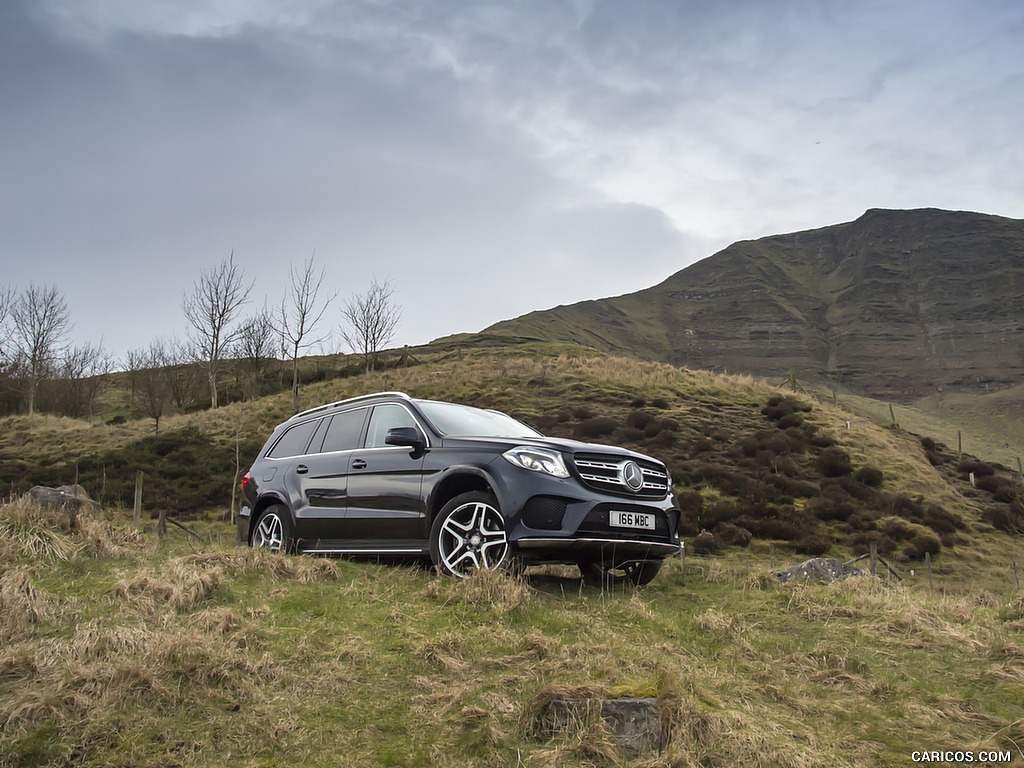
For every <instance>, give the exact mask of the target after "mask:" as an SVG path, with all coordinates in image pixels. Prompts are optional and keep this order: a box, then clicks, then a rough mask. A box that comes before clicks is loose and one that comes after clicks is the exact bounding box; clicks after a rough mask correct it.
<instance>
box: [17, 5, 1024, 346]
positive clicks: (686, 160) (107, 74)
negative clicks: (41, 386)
mask: <svg viewBox="0 0 1024 768" xmlns="http://www.w3.org/2000/svg"><path fill="white" fill-rule="evenodd" d="M1022 136H1024V4H1022V3H1020V2H1019V0H1008V1H1006V2H1002V1H1000V0H902V1H899V2H895V1H891V2H877V1H875V0H862V1H860V2H848V0H719V1H717V2H716V1H714V0H629V1H628V2H627V1H626V0H516V1H513V0H505V1H502V2H485V1H480V2H472V1H470V0H431V1H430V2H422V0H347V1H346V0H175V1H174V2H171V1H170V0H166V1H156V0H0V289H2V288H3V287H4V286H10V287H14V288H15V289H19V288H23V287H25V286H27V285H29V284H37V285H56V286H57V287H58V288H59V289H60V290H61V291H62V292H63V294H64V296H65V298H66V299H67V302H68V306H69V310H70V315H71V320H72V322H73V324H74V330H73V334H72V338H73V340H75V341H76V342H91V343H97V342H100V341H102V343H103V345H104V347H105V348H106V349H107V350H108V351H110V352H112V353H113V354H115V355H118V356H121V355H123V354H124V353H125V352H126V351H127V350H128V349H130V348H135V347H142V346H145V345H146V344H148V343H149V342H150V341H151V340H152V339H153V338H155V337H157V336H170V335H172V334H177V335H178V336H184V335H185V332H186V321H185V318H184V314H183V313H182V310H181V301H182V296H183V295H184V294H185V293H188V292H190V291H191V289H192V286H193V284H194V282H195V281H196V279H197V278H198V277H199V275H200V273H201V272H202V270H204V269H209V268H210V267H212V266H213V265H215V264H217V263H218V262H220V261H221V260H223V259H225V258H227V257H228V256H229V255H230V254H232V253H233V254H234V259H235V261H236V262H237V263H238V264H239V265H240V266H241V267H242V268H243V269H244V270H245V271H246V274H247V275H248V277H249V279H250V280H253V281H254V287H253V291H252V301H251V302H250V303H249V304H248V305H247V306H246V307H244V308H243V314H244V313H251V312H253V311H255V310H257V309H259V308H260V307H261V306H262V305H263V303H264V302H267V303H268V304H269V305H270V306H278V305H280V302H281V301H282V299H283V298H284V289H285V285H286V284H287V280H288V271H289V266H290V265H294V266H296V267H301V265H302V264H303V262H304V261H305V260H306V259H308V258H310V257H311V256H312V255H313V254H315V259H316V263H317V264H318V265H321V266H323V267H324V268H325V271H326V278H325V290H327V291H330V292H337V295H338V298H337V299H335V303H334V305H332V306H333V307H334V309H332V310H329V311H328V313H327V315H326V316H325V317H326V320H325V321H324V322H325V323H327V322H329V323H330V324H331V325H334V326H336V325H337V324H338V323H340V322H341V319H342V318H341V313H340V305H341V304H342V302H343V301H344V300H345V299H346V298H347V297H349V296H351V295H353V294H356V293H361V292H363V291H365V290H366V288H367V287H368V286H369V284H370V282H371V281H372V280H374V279H377V280H378V281H381V280H384V279H387V278H390V279H391V280H392V282H393V285H394V287H395V290H396V293H395V300H396V302H397V303H398V305H400V307H401V310H402V321H401V324H400V325H399V328H398V333H397V335H396V337H395V340H394V341H395V343H396V344H399V345H400V344H420V343H425V342H427V341H430V340H432V339H434V338H437V337H441V336H445V335H448V334H452V333H459V332H472V331H478V330H481V329H483V328H485V327H486V326H488V325H490V324H492V323H495V322H498V321H500V320H503V319H507V318H511V317H516V316H519V315H521V314H524V313H526V312H529V311H532V310H535V309H545V308H548V307H552V306H556V305H559V304H569V303H573V302H576V301H580V300H584V299H590V298H601V297H605V296H614V295H620V294H623V293H628V292H632V291H636V290H640V289H643V288H646V287H649V286H651V285H654V284H656V283H659V282H661V281H662V280H664V279H665V278H666V277H668V276H669V275H671V274H673V273H675V272H677V271H679V270H680V269H683V268H684V267H686V266H688V265H690V264H692V263H693V262H695V261H697V260H699V259H702V258H705V257H707V256H710V255H712V254H713V253H715V252H717V251H718V250H721V249H722V248H724V247H726V246H727V245H729V244H730V243H732V242H735V241H737V240H744V239H751V238H757V237H762V236H766V235H771V234H779V233H784V232H794V231H800V230H805V229H813V228H817V227H823V226H828V225H830V224H836V223H840V222H844V221H850V220H853V219H855V218H857V217H858V216H860V215H861V214H862V213H864V211H865V210H867V209H868V208H921V207H937V208H946V209H952V210H971V211H979V212H984V213H992V214H998V215H1002V216H1008V217H1012V218H1024V149H1022V146H1024V144H1022V139H1021V137H1022ZM323 330H325V331H326V330H328V327H327V325H326V324H325V325H324V327H323ZM329 344H330V349H323V350H321V351H335V350H337V351H344V348H343V345H342V342H341V341H340V337H337V336H336V338H335V340H334V341H333V342H329Z"/></svg>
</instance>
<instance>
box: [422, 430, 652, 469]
mask: <svg viewBox="0 0 1024 768" xmlns="http://www.w3.org/2000/svg"><path fill="white" fill-rule="evenodd" d="M442 445H443V446H445V447H455V446H460V447H462V446H464V447H467V448H468V447H472V446H480V447H484V446H495V447H500V448H501V449H502V450H507V449H508V448H515V447H516V446H517V445H534V446H537V447H540V448H553V449H554V450H556V451H561V452H562V453H569V454H575V453H604V454H612V455H615V456H622V457H623V458H630V459H646V460H647V461H654V462H657V463H658V464H664V462H662V461H659V460H658V459H655V458H653V457H651V456H647V455H646V454H643V453H637V452H636V451H631V450H629V449H628V448H620V447H619V446H617V445H600V444H598V443H584V442H580V441H579V440H571V439H570V438H567V437H461V436H460V437H445V438H443V439H442Z"/></svg>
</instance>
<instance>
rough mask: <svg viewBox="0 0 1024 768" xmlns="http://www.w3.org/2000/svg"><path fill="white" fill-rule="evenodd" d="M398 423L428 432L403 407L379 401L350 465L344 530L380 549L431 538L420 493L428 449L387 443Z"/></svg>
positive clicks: (423, 432) (409, 411)
mask: <svg viewBox="0 0 1024 768" xmlns="http://www.w3.org/2000/svg"><path fill="white" fill-rule="evenodd" d="M395 427H415V428H416V429H418V430H419V431H420V433H421V434H423V435H424V436H425V435H426V432H425V431H424V429H423V427H422V426H421V425H420V424H419V423H418V422H417V420H416V417H415V416H413V414H412V411H411V410H409V409H408V408H407V407H405V405H403V404H401V403H383V404H381V405H375V406H373V409H372V412H371V414H370V418H369V422H368V424H367V429H366V440H365V443H364V446H363V448H361V449H359V450H356V451H353V452H352V454H351V461H350V463H349V474H348V515H347V519H346V528H347V530H348V531H349V533H350V534H351V536H352V537H353V538H354V539H357V540H359V541H360V543H362V544H363V545H366V546H373V545H379V547H380V548H382V549H386V548H389V547H392V546H394V547H396V548H401V547H403V546H413V545H414V544H415V543H416V542H425V541H426V538H427V514H426V504H425V503H424V501H423V498H422V494H421V486H422V483H423V458H424V456H425V455H426V451H425V450H413V449H412V448H409V447H408V446H393V445H388V444H387V443H385V442H384V438H385V437H386V436H387V433H388V430H390V429H393V428H395ZM424 439H426V437H424Z"/></svg>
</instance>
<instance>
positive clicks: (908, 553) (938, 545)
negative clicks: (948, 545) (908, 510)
mask: <svg viewBox="0 0 1024 768" xmlns="http://www.w3.org/2000/svg"><path fill="white" fill-rule="evenodd" d="M941 549H942V542H941V541H939V537H938V536H936V535H935V534H934V533H918V534H917V535H915V536H914V537H913V538H912V539H911V540H910V541H908V542H907V543H906V544H904V545H903V549H902V551H901V552H900V559H901V560H903V561H907V560H924V556H925V555H932V556H935V555H937V554H939V550H941Z"/></svg>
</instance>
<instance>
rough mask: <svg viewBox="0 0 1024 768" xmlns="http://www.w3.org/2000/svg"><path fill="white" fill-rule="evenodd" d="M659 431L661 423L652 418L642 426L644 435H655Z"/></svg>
mask: <svg viewBox="0 0 1024 768" xmlns="http://www.w3.org/2000/svg"><path fill="white" fill-rule="evenodd" d="M660 433H661V424H659V423H658V422H657V421H654V420H653V419H652V420H651V422H650V423H649V424H648V425H647V426H646V427H644V437H657V436H658V435H659V434H660Z"/></svg>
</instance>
